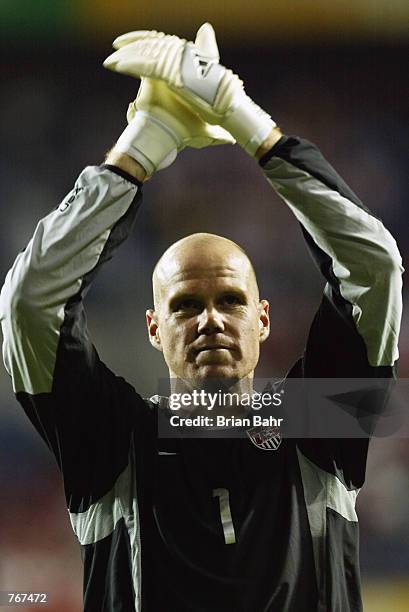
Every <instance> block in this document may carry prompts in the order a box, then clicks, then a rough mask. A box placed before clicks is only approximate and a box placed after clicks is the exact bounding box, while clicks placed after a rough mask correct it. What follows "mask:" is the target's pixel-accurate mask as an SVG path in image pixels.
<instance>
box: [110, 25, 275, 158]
mask: <svg viewBox="0 0 409 612" xmlns="http://www.w3.org/2000/svg"><path fill="white" fill-rule="evenodd" d="M113 46H114V47H115V48H116V49H117V50H116V51H115V52H114V53H112V54H111V55H110V56H109V57H108V58H107V59H106V60H105V62H104V66H105V68H109V69H110V70H114V71H116V72H121V73H124V74H130V75H132V76H146V77H152V78H155V79H161V80H163V81H164V82H166V83H167V85H168V86H169V87H170V88H171V89H172V91H174V92H176V93H177V94H178V95H179V96H180V97H181V98H182V99H183V100H184V101H185V102H187V103H188V104H189V105H190V107H191V108H192V109H194V110H195V111H196V112H197V113H199V114H200V116H201V117H202V118H203V119H204V120H205V121H207V122H209V123H211V124H216V125H220V126H222V127H223V128H225V129H226V130H228V132H230V134H232V136H233V137H234V138H235V139H236V140H237V142H238V143H239V144H240V145H241V146H242V147H243V148H244V149H245V150H246V151H247V152H248V153H249V154H250V155H255V153H256V151H257V149H258V148H259V146H260V145H261V143H262V142H263V141H264V140H265V139H266V137H267V136H268V134H269V133H270V132H271V130H272V128H273V127H275V126H276V124H275V122H274V121H272V119H271V117H270V116H269V115H268V114H267V113H266V112H265V111H263V110H262V109H261V108H260V107H259V106H257V105H256V104H255V103H254V102H253V101H252V100H251V98H249V96H247V95H246V93H245V91H244V88H243V83H242V81H240V79H239V78H238V76H237V75H235V74H233V72H232V71H231V70H229V69H227V68H225V67H224V66H222V65H221V64H219V50H218V47H217V42H216V37H215V33H214V30H213V28H212V26H211V25H210V24H209V23H205V24H203V25H202V26H201V28H200V29H199V30H198V32H197V36H196V40H195V43H192V42H187V41H186V40H184V39H181V38H178V37H177V36H169V35H166V34H163V33H162V32H156V31H136V32H129V33H128V34H123V35H122V36H119V37H118V38H117V39H116V40H115V41H114V43H113Z"/></svg>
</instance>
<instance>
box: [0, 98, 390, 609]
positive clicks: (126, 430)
mask: <svg viewBox="0 0 409 612" xmlns="http://www.w3.org/2000/svg"><path fill="white" fill-rule="evenodd" d="M175 104H176V102H175ZM174 108H176V107H174ZM180 112H182V111H180ZM139 118H140V121H139V119H138V120H137V122H136V124H135V125H137V128H138V130H140V129H141V130H145V129H146V125H147V119H146V114H145V115H143V116H140V117H139ZM138 121H139V123H138ZM198 121H199V119H198V118H197V117H193V118H192V122H193V124H194V125H195V126H196V127H197V122H198ZM148 123H149V121H148ZM200 125H201V129H205V128H204V127H203V124H200ZM148 127H149V126H148ZM150 127H151V128H152V130H157V127H158V121H156V120H155V121H152V125H151V126H150ZM196 127H195V129H196ZM135 129H136V128H135ZM206 129H207V128H206ZM155 133H156V132H155ZM138 134H139V132H138ZM121 138H122V137H121ZM118 142H121V143H122V145H123V138H122V140H121V139H120V141H118ZM152 142H153V141H151V140H149V139H147V138H141V139H140V140H138V141H137V146H136V147H134V148H133V149H132V147H131V149H132V150H130V152H129V153H124V151H123V150H122V149H123V146H122V145H121V146H120V145H117V146H116V147H114V149H113V151H112V152H111V153H110V154H109V155H108V158H107V161H106V163H105V164H103V165H102V166H99V167H88V168H86V169H85V170H84V171H83V172H82V173H81V175H80V176H79V178H78V180H77V182H76V184H75V187H74V189H73V191H72V192H70V193H69V194H68V196H67V197H66V198H65V199H64V200H63V202H62V203H61V205H60V206H59V207H58V208H57V209H56V210H54V211H52V212H51V213H50V214H49V215H47V216H46V217H45V218H44V219H42V220H41V221H40V222H39V224H38V225H37V227H36V230H35V232H34V235H33V238H32V239H31V241H30V242H29V244H28V246H27V248H26V249H25V250H24V251H23V252H22V253H20V254H19V255H18V257H17V259H16V261H15V263H14V265H13V267H12V269H11V271H10V272H9V274H8V276H7V279H6V282H5V285H4V287H3V290H2V295H1V321H2V328H3V335H4V349H3V351H4V359H5V364H6V368H7V370H8V372H9V373H10V375H11V376H12V379H13V387H14V391H15V393H16V396H17V399H18V401H19V402H20V404H21V405H22V407H23V409H24V410H25V412H26V414H27V416H28V417H29V419H30V420H31V422H32V423H33V425H34V427H35V428H36V429H37V431H38V432H39V433H40V435H41V436H42V438H43V439H44V441H45V442H46V444H47V446H48V447H49V448H50V450H51V451H52V453H53V454H54V455H55V457H56V459H57V462H58V466H59V468H60V470H61V472H62V475H63V480H64V490H65V496H66V500H67V506H68V510H69V514H70V519H71V523H72V527H73V529H74V532H75V534H76V536H77V538H78V541H79V543H80V545H81V552H82V558H83V562H84V610H86V611H87V612H103V611H104V612H313V611H320V612H358V611H360V610H361V609H362V605H361V597H360V578H359V564H358V526H357V515H356V512H355V499H356V495H357V492H358V490H359V489H360V487H361V486H362V484H363V481H364V474H365V461H366V453H367V446H368V443H367V440H365V439H362V440H361V439H358V440H348V439H340V440H334V439H329V440H326V439H321V440H311V439H305V440H304V439H303V440H295V439H290V438H289V439H285V440H283V439H282V438H280V436H277V435H276V434H271V431H270V430H263V429H261V430H258V432H257V435H252V432H251V431H249V432H247V433H248V434H249V435H246V436H245V437H237V438H236V437H226V438H221V439H219V438H216V439H213V438H212V439H208V438H206V437H201V438H198V439H195V438H188V437H187V438H185V437H183V436H178V435H176V434H175V436H174V437H173V438H172V437H171V438H161V437H159V436H158V434H157V422H158V419H159V417H164V418H165V419H170V418H171V410H170V409H169V404H168V399H167V398H166V397H158V396H154V397H152V398H150V399H146V400H145V399H143V398H142V397H141V396H140V395H139V394H138V393H137V391H135V390H134V388H133V387H132V386H131V385H130V384H128V383H127V382H126V381H124V380H123V379H122V378H119V377H117V376H116V375H115V374H113V373H112V372H111V371H110V370H109V369H108V368H107V367H106V366H105V365H104V364H103V363H102V362H101V361H100V359H99V357H98V354H97V352H96V350H95V348H94V346H93V345H92V343H91V341H90V338H89V334H88V331H87V326H86V319H85V313H84V307H83V301H82V299H83V296H84V294H85V292H86V290H87V289H88V287H89V285H90V283H91V281H92V280H93V278H94V276H95V274H96V273H97V272H98V271H99V268H100V267H101V265H102V264H103V263H104V262H106V261H107V260H108V259H110V258H111V256H112V254H113V252H114V250H115V249H116V248H117V247H118V245H119V244H120V243H121V242H122V241H123V240H124V239H125V238H126V236H128V235H129V233H130V231H131V228H132V225H133V222H134V219H135V215H136V212H137V210H138V208H139V205H140V202H141V193H142V183H143V181H144V180H145V179H146V178H147V172H148V170H149V171H150V173H151V174H152V163H151V162H150V161H149V160H148V161H149V163H148V161H146V159H147V157H148V149H149V147H150V145H151V144H152ZM127 146H128V145H127ZM144 147H146V149H144ZM133 151H136V152H135V153H134V152H133ZM132 155H135V157H133V156H132ZM226 155H227V151H226ZM145 158H146V159H145ZM255 158H256V159H257V160H258V161H259V163H260V166H261V169H262V172H263V173H264V176H265V177H266V178H267V180H268V181H269V183H270V185H271V186H272V188H273V189H274V190H275V191H276V192H277V193H278V194H279V195H280V196H281V198H282V199H283V200H284V202H285V203H286V205H288V206H289V208H290V209H291V211H292V212H293V213H294V216H295V217H296V219H297V220H298V222H299V223H300V224H301V226H302V230H303V234H304V236H305V239H306V241H307V244H308V247H309V248H310V250H311V253H312V255H313V256H314V258H315V259H316V261H317V263H318V266H319V268H320V270H321V272H322V274H323V275H324V277H325V279H326V282H327V285H326V288H325V292H324V296H323V299H322V303H321V305H320V307H319V309H318V312H317V315H316V317H315V319H314V321H313V323H312V327H311V330H310V333H309V336H308V341H307V345H306V349H305V353H304V355H303V357H302V358H301V359H300V360H299V361H298V362H297V363H296V364H295V365H294V366H293V368H292V370H291V376H293V377H299V378H303V377H304V378H306V377H312V378H323V377H329V378H332V377H344V378H345V377H363V378H375V377H382V378H387V377H390V378H393V375H394V367H395V362H396V359H397V337H398V331H399V322H400V312H401V302H400V289H401V278H400V277H401V263H400V261H401V260H400V256H399V253H398V251H397V247H396V244H395V242H394V240H393V238H392V237H391V236H390V234H389V233H388V231H387V230H386V229H385V228H384V227H383V225H382V223H381V222H380V221H379V220H378V219H376V218H375V217H373V216H372V215H371V214H370V213H369V211H368V210H367V209H366V208H365V207H364V206H363V205H362V204H361V202H360V201H359V200H358V198H357V197H356V196H355V194H354V193H353V192H352V191H351V190H350V189H349V188H348V187H347V185H346V184H345V183H344V182H343V181H342V179H341V178H340V177H339V176H338V175H337V174H336V173H335V171H334V170H333V169H332V167H331V166H330V165H329V164H328V163H327V162H326V161H325V160H324V159H323V157H322V156H321V154H320V153H319V151H318V150H317V148H316V147H315V146H314V145H312V144H311V143H308V142H307V141H305V140H303V139H301V138H297V137H287V136H283V135H282V133H281V132H280V130H279V129H278V128H276V127H273V128H272V129H271V131H270V133H269V134H268V135H267V137H265V139H264V140H263V142H262V143H261V145H260V146H259V147H258V149H257V151H256V154H255ZM141 159H142V160H144V159H145V161H146V163H145V162H144V163H145V166H144V165H143V163H141V162H140V160H141ZM168 159H169V158H168ZM173 159H174V157H173ZM138 160H139V161H138ZM249 163H251V160H249ZM252 163H254V161H253V162H252ZM158 168H159V167H158ZM255 205H256V204H255V203H254V204H253V206H255ZM169 214H170V215H171V213H169ZM173 221H174V219H173V218H172V222H173ZM153 291H154V308H153V309H149V310H148V311H147V313H146V319H147V326H148V333H149V339H150V342H151V344H152V346H153V347H154V348H155V349H158V350H159V351H161V352H162V353H163V357H164V359H165V362H166V364H167V366H168V369H169V376H170V379H171V381H172V385H173V390H179V391H180V390H181V389H182V390H186V389H189V388H190V389H191V387H192V384H193V385H194V386H196V387H197V388H200V387H206V385H207V384H208V383H209V381H214V380H217V381H219V382H220V384H221V386H222V387H223V381H228V384H227V387H228V390H231V389H232V388H234V390H235V391H237V392H238V394H239V397H240V398H241V399H242V397H243V395H244V393H249V394H251V393H252V382H253V376H254V369H255V367H256V365H257V362H258V359H259V351H260V345H261V344H262V343H263V342H264V341H265V340H266V339H267V337H268V333H269V305H268V302H267V300H266V299H260V296H259V290H258V287H257V281H256V277H255V274H254V269H253V267H252V265H251V263H250V261H249V259H248V257H247V255H246V254H245V253H244V252H243V250H242V249H241V248H240V247H239V246H238V245H236V244H235V243H234V242H231V241H230V240H227V239H226V238H222V237H220V236H215V235H209V234H195V235H193V236H188V237H186V238H184V239H182V240H181V241H179V242H177V243H176V244H174V245H172V246H171V247H170V248H169V249H168V250H167V251H166V252H165V254H164V255H163V256H162V258H161V259H160V261H159V262H158V264H157V266H156V268H155V271H154V275H153ZM135 376H136V379H137V371H136V374H135ZM192 381H193V383H192ZM223 388H224V389H225V387H223ZM201 408H202V407H201V406H200V405H199V406H198V407H196V408H195V410H196V411H197V412H200V410H201ZM242 408H243V406H242V401H239V402H237V403H236V404H234V403H233V404H231V405H229V406H228V407H227V408H226V411H230V413H231V414H233V413H237V412H238V411H240V410H242ZM297 410H298V411H299V410H302V406H297ZM185 412H186V410H185ZM191 413H194V411H193V412H192V411H191ZM50 590H52V585H50Z"/></svg>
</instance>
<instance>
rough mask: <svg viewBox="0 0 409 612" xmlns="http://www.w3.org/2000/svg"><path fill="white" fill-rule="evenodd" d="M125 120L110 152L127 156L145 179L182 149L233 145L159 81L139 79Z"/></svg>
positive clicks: (220, 131)
mask: <svg viewBox="0 0 409 612" xmlns="http://www.w3.org/2000/svg"><path fill="white" fill-rule="evenodd" d="M127 119H128V122H129V125H128V127H127V128H126V129H125V131H124V132H123V133H122V135H121V136H120V138H119V139H118V141H117V143H116V145H115V147H114V149H115V151H118V152H119V153H126V154H127V155H130V157H132V158H133V159H135V160H136V161H137V162H138V163H139V164H140V165H141V166H143V168H144V169H145V170H146V173H147V175H148V176H149V175H151V174H153V172H154V171H155V170H161V169H163V168H166V167H167V166H169V165H170V164H171V163H172V162H173V161H174V160H175V158H176V155H177V152H178V151H181V150H182V149H183V148H184V147H186V146H190V147H194V148H197V149H200V148H202V147H206V146H209V145H217V144H234V139H233V138H232V137H231V136H230V134H229V133H228V132H226V131H225V130H223V128H221V127H219V126H216V125H209V124H208V123H206V122H205V121H203V120H202V119H201V118H200V117H199V116H198V115H197V114H196V113H195V112H194V111H193V110H192V109H191V107H189V106H188V105H187V104H186V102H184V101H183V100H181V99H180V98H179V97H178V96H176V95H175V94H174V93H173V92H172V91H171V90H170V89H169V88H168V87H167V85H166V83H164V82H163V81H158V80H152V79H148V78H142V80H141V85H140V87H139V90H138V95H137V97H136V100H134V102H132V103H131V104H130V105H129V108H128V113H127Z"/></svg>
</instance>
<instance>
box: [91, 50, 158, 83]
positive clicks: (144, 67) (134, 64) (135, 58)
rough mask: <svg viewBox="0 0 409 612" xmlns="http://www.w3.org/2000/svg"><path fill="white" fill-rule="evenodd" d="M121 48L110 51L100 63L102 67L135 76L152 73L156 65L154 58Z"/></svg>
mask: <svg viewBox="0 0 409 612" xmlns="http://www.w3.org/2000/svg"><path fill="white" fill-rule="evenodd" d="M123 49H124V48H123ZM123 49H120V50H118V51H115V52H114V53H111V55H109V56H108V57H107V58H106V60H105V61H104V62H103V64H102V65H103V66H104V68H107V69H108V70H112V71H113V72H120V73H121V74H129V75H131V76H136V77H141V76H150V75H151V74H152V71H153V70H154V68H155V66H156V60H155V59H152V58H149V57H146V55H138V54H137V53H132V54H130V53H123V52H122V51H123Z"/></svg>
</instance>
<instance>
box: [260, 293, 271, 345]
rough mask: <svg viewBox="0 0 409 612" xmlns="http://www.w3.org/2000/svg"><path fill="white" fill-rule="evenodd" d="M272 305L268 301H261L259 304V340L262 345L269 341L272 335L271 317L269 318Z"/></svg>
mask: <svg viewBox="0 0 409 612" xmlns="http://www.w3.org/2000/svg"><path fill="white" fill-rule="evenodd" d="M269 310H270V304H269V303H268V301H267V300H260V302H259V319H258V325H259V340H260V343H261V342H264V340H267V338H268V337H269V335H270V316H269V314H268V313H269Z"/></svg>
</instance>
